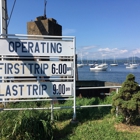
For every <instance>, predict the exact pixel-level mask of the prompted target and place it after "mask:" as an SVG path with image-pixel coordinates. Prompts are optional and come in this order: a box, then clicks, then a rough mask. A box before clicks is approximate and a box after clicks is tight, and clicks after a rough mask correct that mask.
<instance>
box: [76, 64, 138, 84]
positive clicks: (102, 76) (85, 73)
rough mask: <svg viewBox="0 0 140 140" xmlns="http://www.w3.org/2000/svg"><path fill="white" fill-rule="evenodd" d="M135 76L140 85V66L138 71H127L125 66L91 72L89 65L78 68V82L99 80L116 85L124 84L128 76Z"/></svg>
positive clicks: (109, 67) (120, 65)
mask: <svg viewBox="0 0 140 140" xmlns="http://www.w3.org/2000/svg"><path fill="white" fill-rule="evenodd" d="M130 73H131V74H133V75H134V76H135V81H136V82H138V83H139V84H140V65H139V66H138V68H137V69H126V66H125V65H124V64H119V65H118V66H108V69H107V71H99V72H94V71H90V68H89V66H88V65H85V66H83V67H82V68H78V80H99V81H107V82H115V83H123V82H124V81H125V79H126V76H127V75H128V74H130Z"/></svg>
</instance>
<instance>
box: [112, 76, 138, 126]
mask: <svg viewBox="0 0 140 140" xmlns="http://www.w3.org/2000/svg"><path fill="white" fill-rule="evenodd" d="M116 107H118V115H121V116H123V118H124V119H123V122H125V123H127V124H132V123H135V121H136V119H137V117H138V115H139V114H140V87H139V85H138V83H137V82H135V76H134V75H133V74H129V75H127V77H126V80H125V81H124V82H123V84H122V87H121V88H120V90H119V92H118V94H116V95H114V98H113V108H114V110H115V108H116Z"/></svg>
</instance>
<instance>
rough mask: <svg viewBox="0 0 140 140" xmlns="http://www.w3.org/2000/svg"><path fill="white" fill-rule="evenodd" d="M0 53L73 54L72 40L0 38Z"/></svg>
mask: <svg viewBox="0 0 140 140" xmlns="http://www.w3.org/2000/svg"><path fill="white" fill-rule="evenodd" d="M0 49H1V51H0V55H15V56H30V57H34V56H73V55H74V44H73V42H72V41H64V40H58V41H46V40H20V39H9V38H8V39H0Z"/></svg>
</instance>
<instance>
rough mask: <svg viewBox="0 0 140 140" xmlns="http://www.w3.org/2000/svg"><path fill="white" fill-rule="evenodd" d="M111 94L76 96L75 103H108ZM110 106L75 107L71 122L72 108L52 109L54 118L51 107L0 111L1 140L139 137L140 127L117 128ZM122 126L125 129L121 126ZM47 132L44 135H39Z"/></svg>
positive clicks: (127, 139)
mask: <svg viewBox="0 0 140 140" xmlns="http://www.w3.org/2000/svg"><path fill="white" fill-rule="evenodd" d="M111 102H112V96H108V97H106V98H105V99H104V100H102V99H100V98H90V99H87V98H76V104H77V106H79V105H93V104H111ZM54 106H73V101H65V102H59V103H55V104H54ZM7 107H8V108H10V107H12V108H13V107H15V108H16V107H24V108H26V107H50V102H32V103H29V102H27V103H26V102H24V103H15V104H14V103H10V104H8V106H7ZM110 112H111V107H96V108H82V109H81V108H77V110H76V115H77V121H78V123H71V119H72V116H73V109H62V110H54V122H51V120H50V110H33V111H31V110H27V111H3V112H0V138H1V140H12V139H14V140H39V139H40V140H41V139H46V138H47V139H51V138H52V139H53V140H140V127H139V126H137V127H136V129H135V131H133V130H132V129H134V128H135V126H133V127H132V128H131V126H130V130H131V131H124V132H123V131H122V129H116V128H115V126H116V125H117V126H118V128H119V126H121V123H120V122H118V121H119V119H118V118H117V119H116V118H115V117H114V116H113V115H112V114H111V113H110ZM123 130H127V129H125V128H123ZM44 135H46V136H45V137H44V138H43V137H42V136H44Z"/></svg>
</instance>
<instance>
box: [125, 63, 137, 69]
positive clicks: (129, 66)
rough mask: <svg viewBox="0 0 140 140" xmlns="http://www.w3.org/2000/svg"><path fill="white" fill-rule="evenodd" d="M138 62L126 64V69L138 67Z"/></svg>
mask: <svg viewBox="0 0 140 140" xmlns="http://www.w3.org/2000/svg"><path fill="white" fill-rule="evenodd" d="M137 67H138V64H129V65H127V66H126V69H137Z"/></svg>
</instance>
